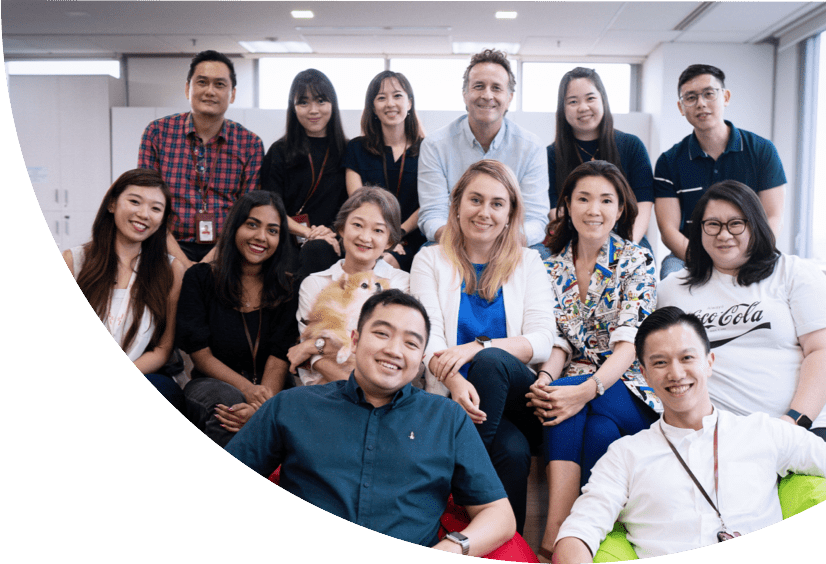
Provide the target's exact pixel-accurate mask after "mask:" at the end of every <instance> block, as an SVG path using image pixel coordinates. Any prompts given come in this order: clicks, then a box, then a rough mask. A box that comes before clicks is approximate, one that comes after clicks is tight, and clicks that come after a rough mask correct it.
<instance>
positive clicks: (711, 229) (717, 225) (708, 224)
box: [701, 217, 746, 237]
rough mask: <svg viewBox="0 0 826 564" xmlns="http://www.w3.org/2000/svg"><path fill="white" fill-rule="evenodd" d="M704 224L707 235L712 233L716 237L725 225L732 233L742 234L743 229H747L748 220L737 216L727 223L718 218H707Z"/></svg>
mask: <svg viewBox="0 0 826 564" xmlns="http://www.w3.org/2000/svg"><path fill="white" fill-rule="evenodd" d="M701 225H702V226H703V232H704V233H705V234H706V235H711V236H712V237H716V236H717V235H719V234H720V231H722V230H723V227H725V228H726V230H728V232H729V233H731V234H732V235H740V234H741V233H742V232H743V231H745V230H746V220H745V219H740V218H739V217H738V218H735V219H730V220H728V221H727V222H725V223H722V222H720V221H717V220H716V219H707V220H705V221H703V222H702V223H701Z"/></svg>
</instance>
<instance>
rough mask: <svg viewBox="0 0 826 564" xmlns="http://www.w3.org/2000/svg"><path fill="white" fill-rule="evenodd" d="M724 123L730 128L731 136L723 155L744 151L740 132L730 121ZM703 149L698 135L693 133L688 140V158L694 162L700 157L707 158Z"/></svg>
mask: <svg viewBox="0 0 826 564" xmlns="http://www.w3.org/2000/svg"><path fill="white" fill-rule="evenodd" d="M723 121H724V123H725V124H726V125H727V126H728V127H730V128H731V129H730V130H729V136H728V143H727V144H726V150H725V151H723V154H726V153H737V152H740V151H742V150H743V140H742V138H741V136H740V130H739V129H737V128H736V127H734V124H733V123H731V122H730V121H728V120H723ZM707 156H708V155H707V154H706V152H705V151H703V148H702V147H700V142H699V141H698V140H697V134H696V133H694V132H693V131H692V132H691V135H690V136H689V138H688V158H689V159H691V160H694V159H696V158H698V157H707Z"/></svg>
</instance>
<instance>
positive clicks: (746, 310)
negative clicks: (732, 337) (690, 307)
mask: <svg viewBox="0 0 826 564" xmlns="http://www.w3.org/2000/svg"><path fill="white" fill-rule="evenodd" d="M758 305H760V301H759V300H758V301H756V302H753V303H751V304H735V305H733V306H731V307H729V308H728V309H726V310H725V311H712V312H708V313H703V312H702V311H695V312H694V315H696V316H697V317H698V318H699V319H700V321H702V322H703V325H705V327H706V329H710V328H712V327H726V326H729V325H745V324H746V323H759V322H760V321H761V320H762V319H763V310H762V309H757V306H758Z"/></svg>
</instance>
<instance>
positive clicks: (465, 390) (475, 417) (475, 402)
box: [445, 374, 488, 425]
mask: <svg viewBox="0 0 826 564" xmlns="http://www.w3.org/2000/svg"><path fill="white" fill-rule="evenodd" d="M445 385H446V386H447V389H448V390H450V397H452V398H453V400H454V401H455V402H456V403H458V404H459V405H461V406H462V409H464V410H465V411H466V412H467V414H468V415H469V416H470V420H471V421H473V422H474V423H476V424H477V425H478V424H480V423H484V422H485V421H486V420H487V418H488V416H487V415H486V414H485V412H484V411H482V410H480V409H479V393H478V392H477V391H476V387H475V386H474V385H473V384H471V383H470V382H468V381H467V380H466V379H465V378H463V377H462V376H461V375H460V374H457V375H455V376H453V377H452V378H450V379H448V380H446V381H445Z"/></svg>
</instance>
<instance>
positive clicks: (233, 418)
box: [215, 403, 256, 433]
mask: <svg viewBox="0 0 826 564" xmlns="http://www.w3.org/2000/svg"><path fill="white" fill-rule="evenodd" d="M255 412H256V409H255V408H254V407H252V406H251V405H249V404H247V403H236V404H235V405H233V406H232V407H227V406H225V405H223V404H220V403H219V404H218V405H216V406H215V419H217V420H218V421H219V422H220V423H221V426H222V427H223V428H224V429H226V430H227V431H232V432H233V433H237V432H238V431H240V430H241V427H243V426H244V424H245V423H246V422H247V421H249V418H250V417H252V414H253V413H255Z"/></svg>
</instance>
